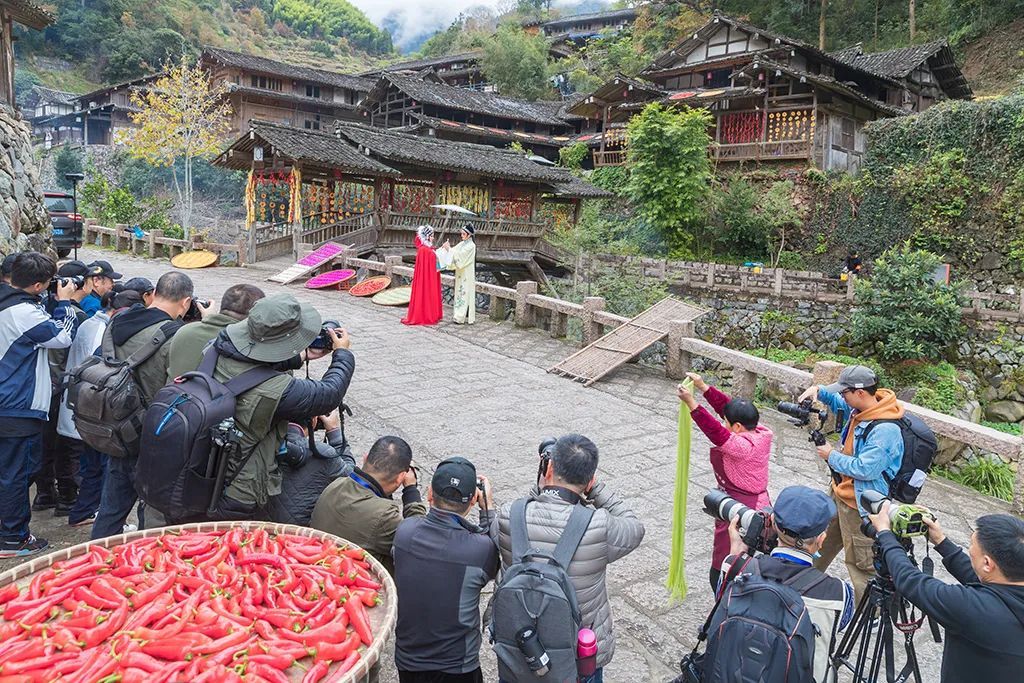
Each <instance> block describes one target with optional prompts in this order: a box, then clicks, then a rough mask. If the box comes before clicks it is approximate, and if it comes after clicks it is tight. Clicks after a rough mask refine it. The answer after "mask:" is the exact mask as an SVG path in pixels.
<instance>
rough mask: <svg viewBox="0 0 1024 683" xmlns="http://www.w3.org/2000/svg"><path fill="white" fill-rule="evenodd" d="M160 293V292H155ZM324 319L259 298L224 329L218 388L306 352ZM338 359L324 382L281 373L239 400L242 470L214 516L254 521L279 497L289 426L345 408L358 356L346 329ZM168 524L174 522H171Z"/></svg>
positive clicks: (289, 302)
mask: <svg viewBox="0 0 1024 683" xmlns="http://www.w3.org/2000/svg"><path fill="white" fill-rule="evenodd" d="M158 290H159V287H158ZM320 330H321V320H320V314H319V313H318V312H317V311H316V309H314V308H312V307H310V306H304V305H302V304H300V303H299V302H298V301H296V300H295V297H293V296H291V295H290V294H278V295H276V296H271V297H266V298H263V299H260V300H258V301H257V302H256V303H255V304H254V305H253V307H252V309H251V310H250V311H249V316H248V317H247V318H246V319H245V320H243V321H240V322H236V323H233V324H231V325H228V326H227V327H225V328H224V330H223V332H221V333H220V335H219V336H218V337H217V339H216V341H214V343H213V347H212V348H213V350H214V351H215V352H216V354H217V365H216V368H215V370H214V373H213V376H214V378H215V379H216V380H218V381H220V382H226V381H228V380H230V379H233V378H235V377H238V376H239V375H241V374H242V373H244V372H246V371H247V370H250V369H252V368H253V367H256V366H261V365H262V366H271V367H274V366H276V365H277V364H279V363H282V362H284V361H289V360H291V359H293V358H294V357H296V356H297V355H298V354H299V353H300V352H301V351H303V350H305V349H306V347H307V346H309V344H310V343H312V342H313V340H314V339H316V337H317V336H318V335H319V334H320ZM331 343H332V345H333V355H332V357H331V364H330V367H328V368H327V371H326V372H325V373H324V376H323V377H322V378H321V379H320V380H319V381H317V380H311V379H299V378H295V377H292V376H291V375H290V374H288V373H280V372H279V373H278V374H276V375H274V376H273V377H271V378H270V379H268V380H266V381H265V382H263V383H262V384H259V385H258V386H256V387H255V388H253V389H250V390H249V391H246V392H245V393H243V394H241V395H240V396H238V397H237V399H236V402H235V426H236V427H237V428H238V429H239V430H240V431H241V432H242V440H241V453H240V462H241V463H242V465H241V469H239V470H238V471H237V473H232V474H233V476H232V477H231V480H230V483H229V484H228V485H227V487H226V489H225V491H224V495H223V496H222V498H221V501H220V504H219V509H218V511H217V515H216V518H218V519H252V518H254V517H256V516H258V515H259V513H260V510H261V509H262V508H263V507H264V506H265V505H266V504H267V502H268V501H269V499H270V498H271V497H272V496H276V495H278V494H280V493H281V469H280V467H279V466H278V451H279V450H280V447H281V444H282V443H284V442H285V437H286V436H287V433H288V423H289V422H298V423H301V424H307V423H309V422H310V420H311V419H312V418H313V417H315V416H317V415H324V414H328V413H330V412H331V411H332V410H334V409H335V408H337V407H338V406H339V405H341V402H342V399H344V398H345V392H346V391H347V390H348V385H349V382H351V381H352V373H353V371H354V369H355V358H354V357H353V356H352V352H351V351H349V350H348V349H349V345H350V341H349V337H348V333H347V332H345V331H344V330H331ZM168 521H169V522H172V523H173V521H175V520H168Z"/></svg>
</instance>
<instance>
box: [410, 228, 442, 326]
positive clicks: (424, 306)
mask: <svg viewBox="0 0 1024 683" xmlns="http://www.w3.org/2000/svg"><path fill="white" fill-rule="evenodd" d="M441 315H442V312H441V273H440V272H439V271H438V270H437V254H435V253H434V250H433V249H432V248H430V247H429V246H427V245H426V244H424V243H423V242H421V241H420V238H419V236H418V235H417V237H416V268H415V269H414V270H413V273H412V296H411V297H410V298H409V312H408V313H407V314H406V316H405V317H404V318H402V323H403V324H405V325H436V324H437V323H438V321H440V320H441Z"/></svg>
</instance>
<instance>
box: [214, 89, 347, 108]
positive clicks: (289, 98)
mask: <svg viewBox="0 0 1024 683" xmlns="http://www.w3.org/2000/svg"><path fill="white" fill-rule="evenodd" d="M228 91H229V92H237V93H240V94H243V95H255V96H257V97H267V98H270V99H274V100H281V101H285V102H293V103H295V104H302V105H306V106H309V107H313V106H317V107H326V108H328V109H346V110H348V111H353V110H355V108H356V107H357V106H358V105H355V104H347V103H345V102H335V101H334V100H325V99H320V98H316V97H306V96H304V95H296V94H295V93H286V92H278V91H276V90H267V89H265V88H251V87H249V86H247V85H236V84H234V83H230V84H228Z"/></svg>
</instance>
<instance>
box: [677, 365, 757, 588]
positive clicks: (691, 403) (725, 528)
mask: <svg viewBox="0 0 1024 683" xmlns="http://www.w3.org/2000/svg"><path fill="white" fill-rule="evenodd" d="M686 376H687V377H689V378H690V379H691V380H692V381H693V388H694V389H696V390H697V391H699V392H701V393H703V394H704V398H705V399H706V400H707V402H708V404H709V405H710V406H711V407H712V408H713V409H714V411H715V412H716V413H718V415H719V416H721V417H722V418H724V419H725V425H724V426H723V425H722V423H721V422H719V421H718V420H716V419H715V418H714V417H712V415H711V413H709V412H708V411H707V410H705V409H704V407H703V406H701V405H699V404H698V403H697V399H695V398H694V396H693V394H692V393H691V392H690V391H688V390H687V389H686V388H685V387H684V386H683V385H681V384H680V385H679V388H678V395H679V400H680V401H682V402H683V403H685V404H686V407H687V408H689V409H690V415H691V417H692V418H693V422H694V424H696V425H697V427H698V428H699V429H700V430H701V431H702V432H704V436H706V437H707V438H708V440H709V441H711V453H710V459H711V469H712V470H714V472H715V479H716V480H717V481H718V487H719V488H720V489H721V490H722V491H725V492H726V493H727V494H729V496H731V497H732V498H735V499H736V500H738V501H739V502H741V503H743V504H744V505H746V506H747V507H751V508H754V509H755V510H760V509H761V508H765V507H768V506H769V505H771V503H772V501H771V499H770V498H769V497H768V460H769V458H770V457H771V452H772V438H773V437H774V434H772V430H771V429H769V428H768V427H766V426H764V425H762V424H759V422H760V419H761V416H760V413H759V412H758V410H757V407H756V406H754V404H753V403H751V402H750V401H748V400H746V399H742V398H735V399H732V398H729V396H727V395H726V394H724V393H722V392H721V391H719V390H718V389H716V388H715V387H712V386H708V384H707V382H705V381H704V379H703V378H702V377H701V376H700V375H698V374H696V373H693V372H688V373H687V374H686ZM728 552H729V525H728V523H726V522H723V521H722V520H720V519H718V520H715V542H714V548H713V550H712V553H711V572H710V575H709V577H710V580H711V590H715V589H716V588H717V587H718V581H719V578H720V577H721V571H720V569H719V568H720V567H721V566H722V560H724V559H725V556H726V555H727V554H728Z"/></svg>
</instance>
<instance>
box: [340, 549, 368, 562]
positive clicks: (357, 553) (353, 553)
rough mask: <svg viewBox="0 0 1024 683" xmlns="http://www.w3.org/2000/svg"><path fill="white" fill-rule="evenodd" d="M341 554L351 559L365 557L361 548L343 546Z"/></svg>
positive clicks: (364, 552)
mask: <svg viewBox="0 0 1024 683" xmlns="http://www.w3.org/2000/svg"><path fill="white" fill-rule="evenodd" d="M341 554H342V555H344V556H345V557H351V558H352V559H353V560H362V559H363V558H365V557H366V551H365V550H363V549H362V548H343V549H342V551H341Z"/></svg>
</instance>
